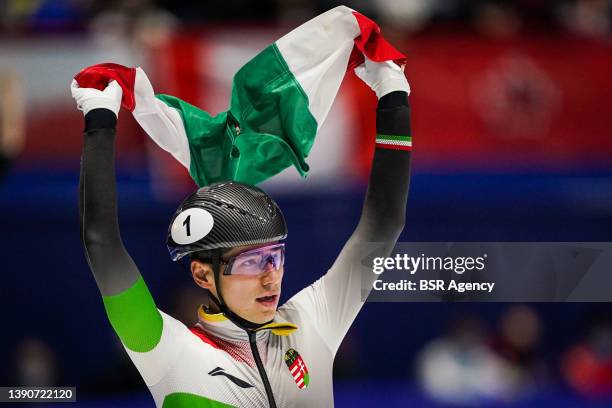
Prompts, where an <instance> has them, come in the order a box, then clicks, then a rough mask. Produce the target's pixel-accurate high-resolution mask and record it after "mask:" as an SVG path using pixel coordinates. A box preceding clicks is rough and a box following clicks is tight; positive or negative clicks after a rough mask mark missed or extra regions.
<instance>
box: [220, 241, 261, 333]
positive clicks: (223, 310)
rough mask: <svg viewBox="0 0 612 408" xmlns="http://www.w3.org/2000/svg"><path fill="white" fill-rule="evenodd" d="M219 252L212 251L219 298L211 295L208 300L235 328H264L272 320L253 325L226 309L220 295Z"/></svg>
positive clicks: (252, 329) (249, 330)
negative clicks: (210, 300)
mask: <svg viewBox="0 0 612 408" xmlns="http://www.w3.org/2000/svg"><path fill="white" fill-rule="evenodd" d="M221 251H222V250H221V248H218V249H215V250H213V251H212V252H213V253H212V267H213V275H214V276H215V287H216V288H217V296H218V297H219V298H217V297H215V295H213V294H212V293H211V294H210V295H211V296H210V298H211V299H212V301H213V302H214V303H215V304H216V305H217V307H219V309H221V313H223V315H224V316H225V317H227V318H228V319H230V320H231V321H232V323H234V324H235V325H236V326H238V327H240V328H241V329H243V330H245V331H247V332H252V331H255V330H257V329H259V328H260V327H261V326H265V325H266V324H268V323H270V322H272V320H270V321H268V322H266V323H254V322H251V321H250V320H247V319H244V318H242V317H240V316H238V315H237V314H236V313H234V312H232V311H231V310H230V308H229V307H227V304H226V303H225V300H224V299H223V294H222V293H221Z"/></svg>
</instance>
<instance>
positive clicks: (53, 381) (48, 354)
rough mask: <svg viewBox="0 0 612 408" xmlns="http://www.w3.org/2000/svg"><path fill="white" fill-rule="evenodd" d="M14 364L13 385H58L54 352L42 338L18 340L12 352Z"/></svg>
mask: <svg viewBox="0 0 612 408" xmlns="http://www.w3.org/2000/svg"><path fill="white" fill-rule="evenodd" d="M14 365H15V371H14V373H15V378H14V379H12V380H13V381H14V382H13V385H19V386H24V387H34V386H55V385H58V384H57V379H58V377H57V376H58V372H57V359H56V356H55V352H54V351H53V350H52V349H51V347H50V346H49V345H48V344H47V343H46V342H45V341H43V340H42V339H38V338H29V339H24V340H22V341H20V342H19V343H18V345H17V347H16V350H15V353H14Z"/></svg>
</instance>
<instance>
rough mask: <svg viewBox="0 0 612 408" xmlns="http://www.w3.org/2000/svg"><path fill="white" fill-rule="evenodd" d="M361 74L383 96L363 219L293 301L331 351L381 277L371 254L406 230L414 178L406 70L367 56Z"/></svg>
mask: <svg viewBox="0 0 612 408" xmlns="http://www.w3.org/2000/svg"><path fill="white" fill-rule="evenodd" d="M356 73H357V75H358V76H359V77H360V78H361V79H362V80H364V82H366V83H367V84H368V85H369V86H370V87H371V88H372V89H373V90H374V91H375V92H376V94H377V96H378V97H379V101H378V108H377V111H376V133H377V135H376V147H375V150H374V157H373V161H372V169H371V172H370V177H369V182H368V189H367V192H366V196H365V201H364V205H363V210H362V213H361V218H360V220H359V223H358V225H357V228H356V229H355V231H354V232H353V234H352V235H351V237H350V238H349V240H348V242H347V243H346V244H345V246H344V248H343V249H342V251H341V252H340V254H339V256H338V258H337V259H336V261H335V262H334V264H333V266H332V267H331V269H330V270H329V271H328V272H327V274H326V275H325V276H323V277H322V278H321V279H319V280H318V281H317V282H315V283H314V284H313V285H311V286H310V287H308V288H306V289H304V290H303V291H302V292H300V293H299V294H298V295H296V296H295V297H294V298H293V299H292V300H291V301H290V302H289V303H290V304H291V305H292V306H294V307H296V308H300V309H302V310H303V311H304V313H307V314H310V316H311V318H312V319H313V320H314V321H315V322H316V325H317V329H318V331H319V333H321V336H322V337H323V339H324V340H325V341H326V343H327V344H328V346H329V348H330V350H331V351H332V353H335V352H336V351H337V349H338V347H339V345H340V343H341V341H342V339H343V338H344V335H345V334H346V332H347V331H348V329H349V327H350V325H351V324H352V322H353V320H354V319H355V317H356V316H357V313H358V312H359V310H360V309H361V306H362V305H363V300H362V299H365V297H367V295H368V293H369V291H370V290H371V287H372V282H373V281H374V280H375V278H376V276H375V275H374V274H373V273H372V271H371V265H372V264H371V258H373V257H378V256H388V255H389V254H390V253H391V251H392V250H393V247H394V246H395V243H396V241H397V239H398V237H399V235H400V233H401V231H402V230H403V228H404V222H405V213H406V201H407V197H408V186H409V180H410V155H411V153H410V151H411V147H412V139H411V131H410V107H409V104H408V94H409V93H410V88H409V86H408V82H407V81H406V78H405V77H404V75H403V72H402V71H401V70H400V68H399V67H397V66H396V65H394V64H393V63H391V62H387V63H373V62H371V61H367V60H366V63H365V64H364V65H363V66H361V67H359V68H357V69H356ZM292 302H293V303H292Z"/></svg>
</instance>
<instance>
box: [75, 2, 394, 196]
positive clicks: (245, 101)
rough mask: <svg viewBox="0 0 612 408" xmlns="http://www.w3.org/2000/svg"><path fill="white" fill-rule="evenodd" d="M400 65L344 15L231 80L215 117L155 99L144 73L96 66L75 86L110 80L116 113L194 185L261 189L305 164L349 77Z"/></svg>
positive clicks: (363, 20)
mask: <svg viewBox="0 0 612 408" xmlns="http://www.w3.org/2000/svg"><path fill="white" fill-rule="evenodd" d="M364 57H367V58H369V59H371V60H372V61H377V62H380V61H394V62H395V63H397V64H398V65H404V64H405V62H406V58H405V56H404V55H403V54H401V53H400V52H399V51H397V50H396V49H395V48H393V46H391V45H390V44H389V43H388V42H387V41H386V40H385V39H384V38H383V37H382V36H381V34H380V28H379V27H378V25H376V23H374V22H373V21H372V20H370V19H368V18H367V17H365V16H363V15H362V14H360V13H358V12H356V11H354V10H352V9H350V8H348V7H345V6H339V7H336V8H333V9H331V10H329V11H327V12H325V13H323V14H321V15H319V16H317V17H315V18H313V19H312V20H310V21H308V22H306V23H304V24H302V25H301V26H299V27H298V28H296V29H294V30H293V31H291V32H290V33H288V34H286V35H285V36H283V37H282V38H280V39H279V40H277V41H276V42H274V43H273V44H271V45H269V46H268V47H266V48H265V49H264V50H263V51H261V52H260V53H259V54H257V55H256V56H255V57H254V58H253V59H251V60H250V61H249V62H247V63H246V64H245V65H244V66H243V67H242V68H241V69H240V70H239V71H238V72H237V73H236V75H235V76H234V80H233V84H232V96H231V99H230V103H229V109H228V110H227V111H225V112H222V113H219V114H218V115H216V116H212V115H210V114H208V113H207V112H205V111H203V110H202V109H200V108H198V107H196V106H193V105H191V104H189V103H187V102H185V101H182V100H181V99H179V98H176V97H173V96H169V95H155V93H154V91H153V87H152V85H151V83H150V81H149V79H148V78H147V76H146V74H145V73H144V71H143V70H142V69H141V68H136V69H134V68H127V67H123V66H121V65H118V64H99V65H95V66H92V67H89V68H85V69H84V70H83V71H81V72H80V73H79V74H77V75H76V77H75V79H76V80H77V82H78V83H79V85H80V86H93V87H98V86H101V84H102V83H104V85H105V84H106V83H108V81H109V80H111V79H115V80H117V82H119V84H120V85H121V86H122V88H123V94H124V101H122V102H123V103H122V106H124V107H125V108H126V109H128V110H131V111H132V113H133V115H134V118H135V119H136V121H137V122H138V123H139V124H140V126H141V127H142V128H143V129H144V130H145V132H147V134H148V135H149V136H150V137H151V138H152V139H153V140H154V141H155V142H156V143H157V144H158V145H159V146H160V147H162V148H163V149H165V150H166V151H168V152H169V153H171V154H172V155H173V156H174V157H175V158H176V159H177V160H178V161H179V162H180V163H181V164H183V166H185V167H186V168H187V169H188V170H189V173H190V175H191V176H192V178H193V179H194V181H195V182H196V184H198V185H199V186H204V185H208V184H210V183H213V182H216V181H224V180H236V181H241V182H245V183H249V184H257V183H259V182H262V181H264V180H266V179H268V178H270V177H272V176H274V175H275V174H277V173H279V172H280V171H282V170H284V169H285V168H287V167H289V166H292V165H293V166H294V167H295V168H296V169H297V171H298V172H299V173H300V175H302V176H306V175H307V174H308V171H309V167H308V164H307V163H306V158H307V157H308V154H309V153H310V149H311V148H312V145H313V143H314V139H315V136H316V134H317V131H318V129H319V128H320V127H321V125H322V124H323V122H324V121H325V118H326V117H327V114H328V113H329V110H330V108H331V105H332V103H333V101H334V99H335V97H336V95H337V93H338V89H339V88H340V84H341V82H342V79H343V78H344V75H345V73H346V71H347V70H348V69H353V68H355V67H356V66H358V65H360V64H361V63H363V61H364Z"/></svg>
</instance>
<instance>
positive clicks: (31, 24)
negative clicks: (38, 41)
mask: <svg viewBox="0 0 612 408" xmlns="http://www.w3.org/2000/svg"><path fill="white" fill-rule="evenodd" d="M92 3H93V0H2V1H1V2H0V27H2V28H4V29H5V30H7V31H10V32H20V31H38V32H39V31H57V30H67V29H72V28H76V27H79V26H81V24H82V20H83V18H84V17H85V15H86V13H87V10H88V9H89V8H90V7H91V5H92Z"/></svg>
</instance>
